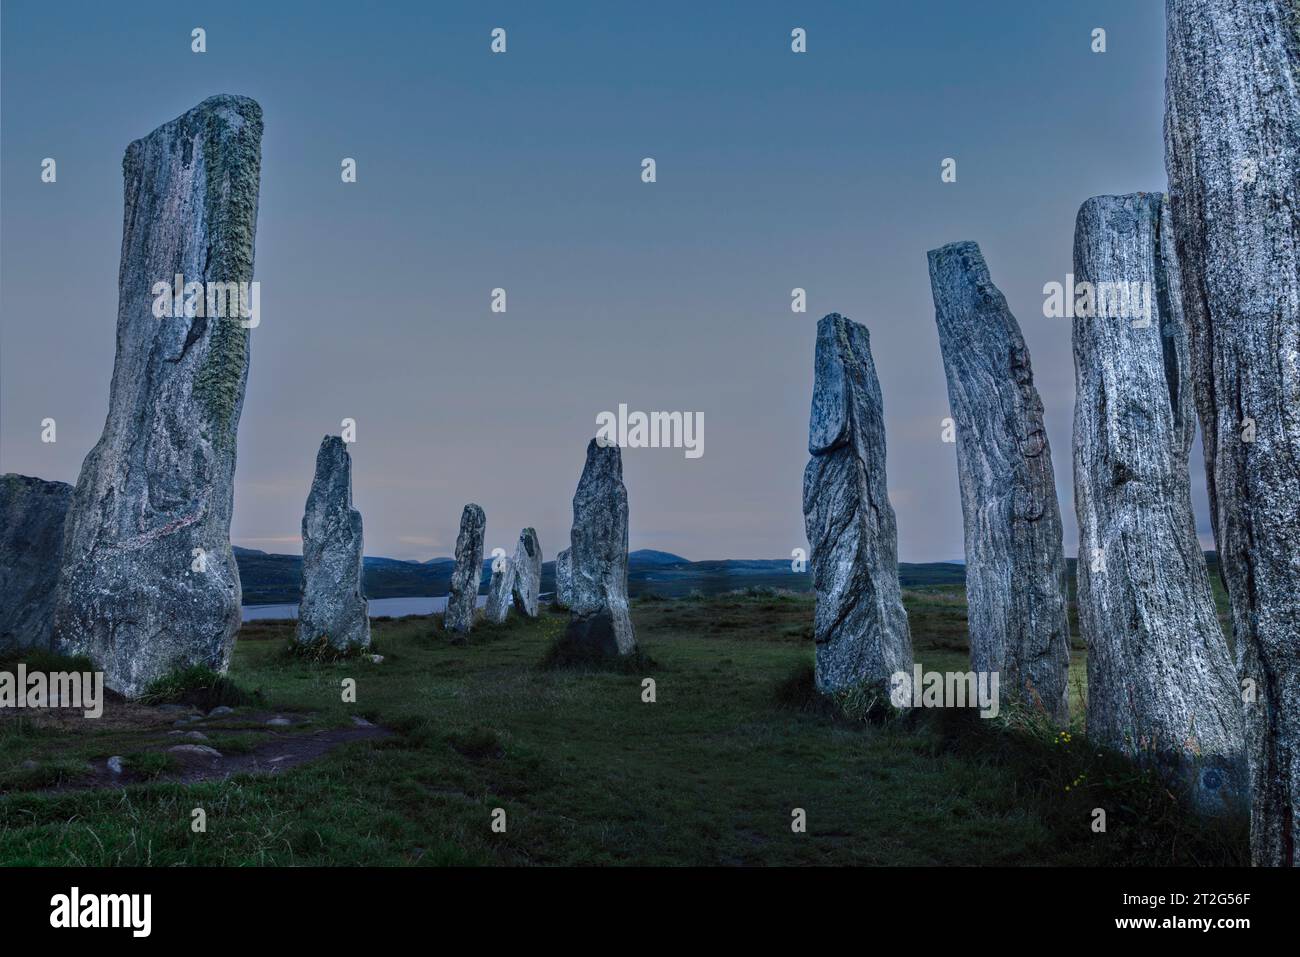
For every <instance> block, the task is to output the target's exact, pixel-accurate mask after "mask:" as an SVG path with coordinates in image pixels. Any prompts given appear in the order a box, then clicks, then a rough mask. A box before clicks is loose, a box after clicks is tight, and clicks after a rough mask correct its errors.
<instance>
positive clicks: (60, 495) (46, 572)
mask: <svg viewBox="0 0 1300 957" xmlns="http://www.w3.org/2000/svg"><path fill="white" fill-rule="evenodd" d="M71 500H72V486H71V485H68V484H67V483H66V482H47V481H46V480H45V479H39V478H32V477H31V476H27V475H15V474H13V473H10V474H8V475H3V476H0V651H11V650H13V649H15V648H41V649H48V648H49V647H50V616H51V613H52V611H53V609H54V587H55V585H56V584H57V582H58V580H59V568H60V566H61V565H62V562H63V523H64V519H65V518H66V517H67V514H68V503H69V502H70V501H71Z"/></svg>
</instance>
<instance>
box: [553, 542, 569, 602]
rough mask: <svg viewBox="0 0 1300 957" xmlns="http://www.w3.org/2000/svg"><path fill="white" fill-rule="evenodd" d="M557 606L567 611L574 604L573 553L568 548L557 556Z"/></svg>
mask: <svg viewBox="0 0 1300 957" xmlns="http://www.w3.org/2000/svg"><path fill="white" fill-rule="evenodd" d="M555 604H557V605H559V606H560V607H561V608H566V609H567V608H569V607H570V606H571V605H572V604H573V552H572V551H570V550H569V549H567V548H566V549H565V550H564V551H562V552H560V554H558V555H556V556H555Z"/></svg>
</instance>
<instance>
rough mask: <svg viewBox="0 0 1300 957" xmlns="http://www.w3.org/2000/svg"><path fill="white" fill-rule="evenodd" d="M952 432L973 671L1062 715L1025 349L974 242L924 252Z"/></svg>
mask: <svg viewBox="0 0 1300 957" xmlns="http://www.w3.org/2000/svg"><path fill="white" fill-rule="evenodd" d="M929 259H930V286H931V288H932V290H933V293H934V305H935V320H936V322H937V324H938V327H939V345H940V347H941V349H942V351H943V364H944V369H945V371H946V373H947V376H948V401H949V405H950V406H951V407H952V416H953V419H954V420H955V422H956V426H957V430H956V431H957V475H958V479H959V482H960V485H961V507H962V516H963V518H964V520H965V537H966V595H967V605H968V608H969V612H968V614H969V629H970V649H971V668H972V669H973V670H974V671H976V672H979V673H984V674H989V675H992V674H993V673H995V672H996V673H997V674H998V676H999V677H998V683H999V693H1000V696H1001V697H1003V698H1011V699H1020V700H1022V701H1024V702H1025V703H1027V704H1028V705H1030V706H1031V707H1035V708H1037V709H1040V710H1042V711H1044V712H1046V714H1047V715H1048V716H1049V717H1050V718H1051V719H1052V720H1053V721H1055V722H1057V723H1059V724H1064V723H1065V722H1066V720H1067V718H1068V717H1069V703H1068V701H1067V697H1066V696H1067V693H1068V683H1067V672H1068V670H1069V667H1070V625H1069V619H1068V617H1067V615H1066V571H1065V554H1064V552H1063V551H1062V547H1061V510H1060V505H1059V504H1058V503H1057V500H1056V483H1055V477H1054V474H1053V471H1052V450H1051V447H1050V446H1049V445H1048V441H1047V430H1046V428H1045V427H1044V425H1043V402H1042V400H1041V399H1040V398H1039V396H1038V390H1037V389H1036V388H1034V375H1033V370H1032V369H1031V368H1030V364H1029V349H1028V348H1027V347H1026V346H1025V340H1024V337H1023V336H1022V335H1021V334H1020V325H1019V323H1017V322H1016V317H1015V316H1013V315H1012V314H1011V310H1010V309H1009V308H1008V307H1007V301H1006V299H1005V298H1003V296H1002V293H1001V292H1000V291H998V287H997V286H995V285H993V280H992V279H991V278H990V277H989V270H988V266H986V265H985V264H984V257H983V256H982V255H981V254H980V249H979V246H977V245H976V244H975V243H970V242H966V243H951V244H950V245H947V246H944V247H943V248H941V249H934V250H931V251H930V254H929Z"/></svg>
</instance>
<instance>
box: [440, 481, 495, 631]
mask: <svg viewBox="0 0 1300 957" xmlns="http://www.w3.org/2000/svg"><path fill="white" fill-rule="evenodd" d="M486 527H487V516H486V515H484V514H483V509H481V508H480V507H479V506H477V505H475V504H474V503H473V502H471V503H470V504H468V505H466V506H465V510H464V511H463V512H462V513H461V516H460V533H459V534H458V535H457V536H456V568H455V569H454V570H453V571H452V573H451V588H450V590H449V591H448V593H447V613H446V615H445V616H444V618H443V627H444V628H446V629H447V631H450V632H454V633H459V634H464V633H466V632H468V631H469V630H470V629H471V628H473V627H474V609H475V608H476V607H477V605H478V587H479V583H480V582H481V581H482V580H483V530H484V529H485V528H486Z"/></svg>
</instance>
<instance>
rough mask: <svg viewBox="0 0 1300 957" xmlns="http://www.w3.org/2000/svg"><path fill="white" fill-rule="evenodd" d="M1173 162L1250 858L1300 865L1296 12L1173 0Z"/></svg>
mask: <svg viewBox="0 0 1300 957" xmlns="http://www.w3.org/2000/svg"><path fill="white" fill-rule="evenodd" d="M1165 8H1166V10H1167V11H1168V23H1167V26H1166V31H1165V38H1166V45H1167V55H1166V58H1165V62H1166V64H1167V73H1166V78H1165V90H1166V106H1165V146H1166V149H1165V163H1166V166H1167V167H1168V170H1169V189H1170V203H1171V206H1172V208H1173V222H1174V231H1175V236H1176V240H1177V246H1178V257H1179V260H1180V262H1181V265H1182V296H1183V308H1184V309H1185V310H1186V313H1187V324H1188V327H1189V329H1190V330H1191V356H1192V359H1191V365H1192V378H1193V380H1194V382H1195V385H1196V393H1197V394H1196V404H1197V409H1198V411H1199V413H1200V420H1201V435H1202V444H1203V446H1204V448H1205V464H1206V469H1205V471H1206V477H1207V479H1208V485H1209V495H1210V514H1211V517H1212V518H1213V519H1214V533H1215V538H1216V539H1217V541H1218V550H1219V567H1220V569H1221V573H1222V576H1223V580H1224V584H1225V585H1226V586H1227V589H1228V597H1229V599H1230V601H1231V605H1232V630H1233V634H1234V636H1235V641H1236V651H1237V670H1238V678H1239V681H1240V682H1241V684H1240V687H1242V688H1243V692H1242V697H1243V698H1244V699H1245V726H1246V735H1245V736H1246V754H1247V758H1248V760H1249V765H1250V776H1251V791H1252V804H1253V807H1252V810H1251V838H1250V840H1251V856H1252V859H1253V860H1254V862H1255V864H1257V865H1273V866H1281V865H1285V866H1294V865H1297V864H1300V601H1297V598H1296V590H1297V582H1300V504H1298V503H1300V465H1298V464H1297V463H1300V411H1298V410H1300V228H1298V227H1297V216H1300V213H1298V212H1297V211H1298V210H1300V32H1298V31H1300V11H1298V10H1297V7H1296V4H1295V2H1294V0H1166V5H1165Z"/></svg>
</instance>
